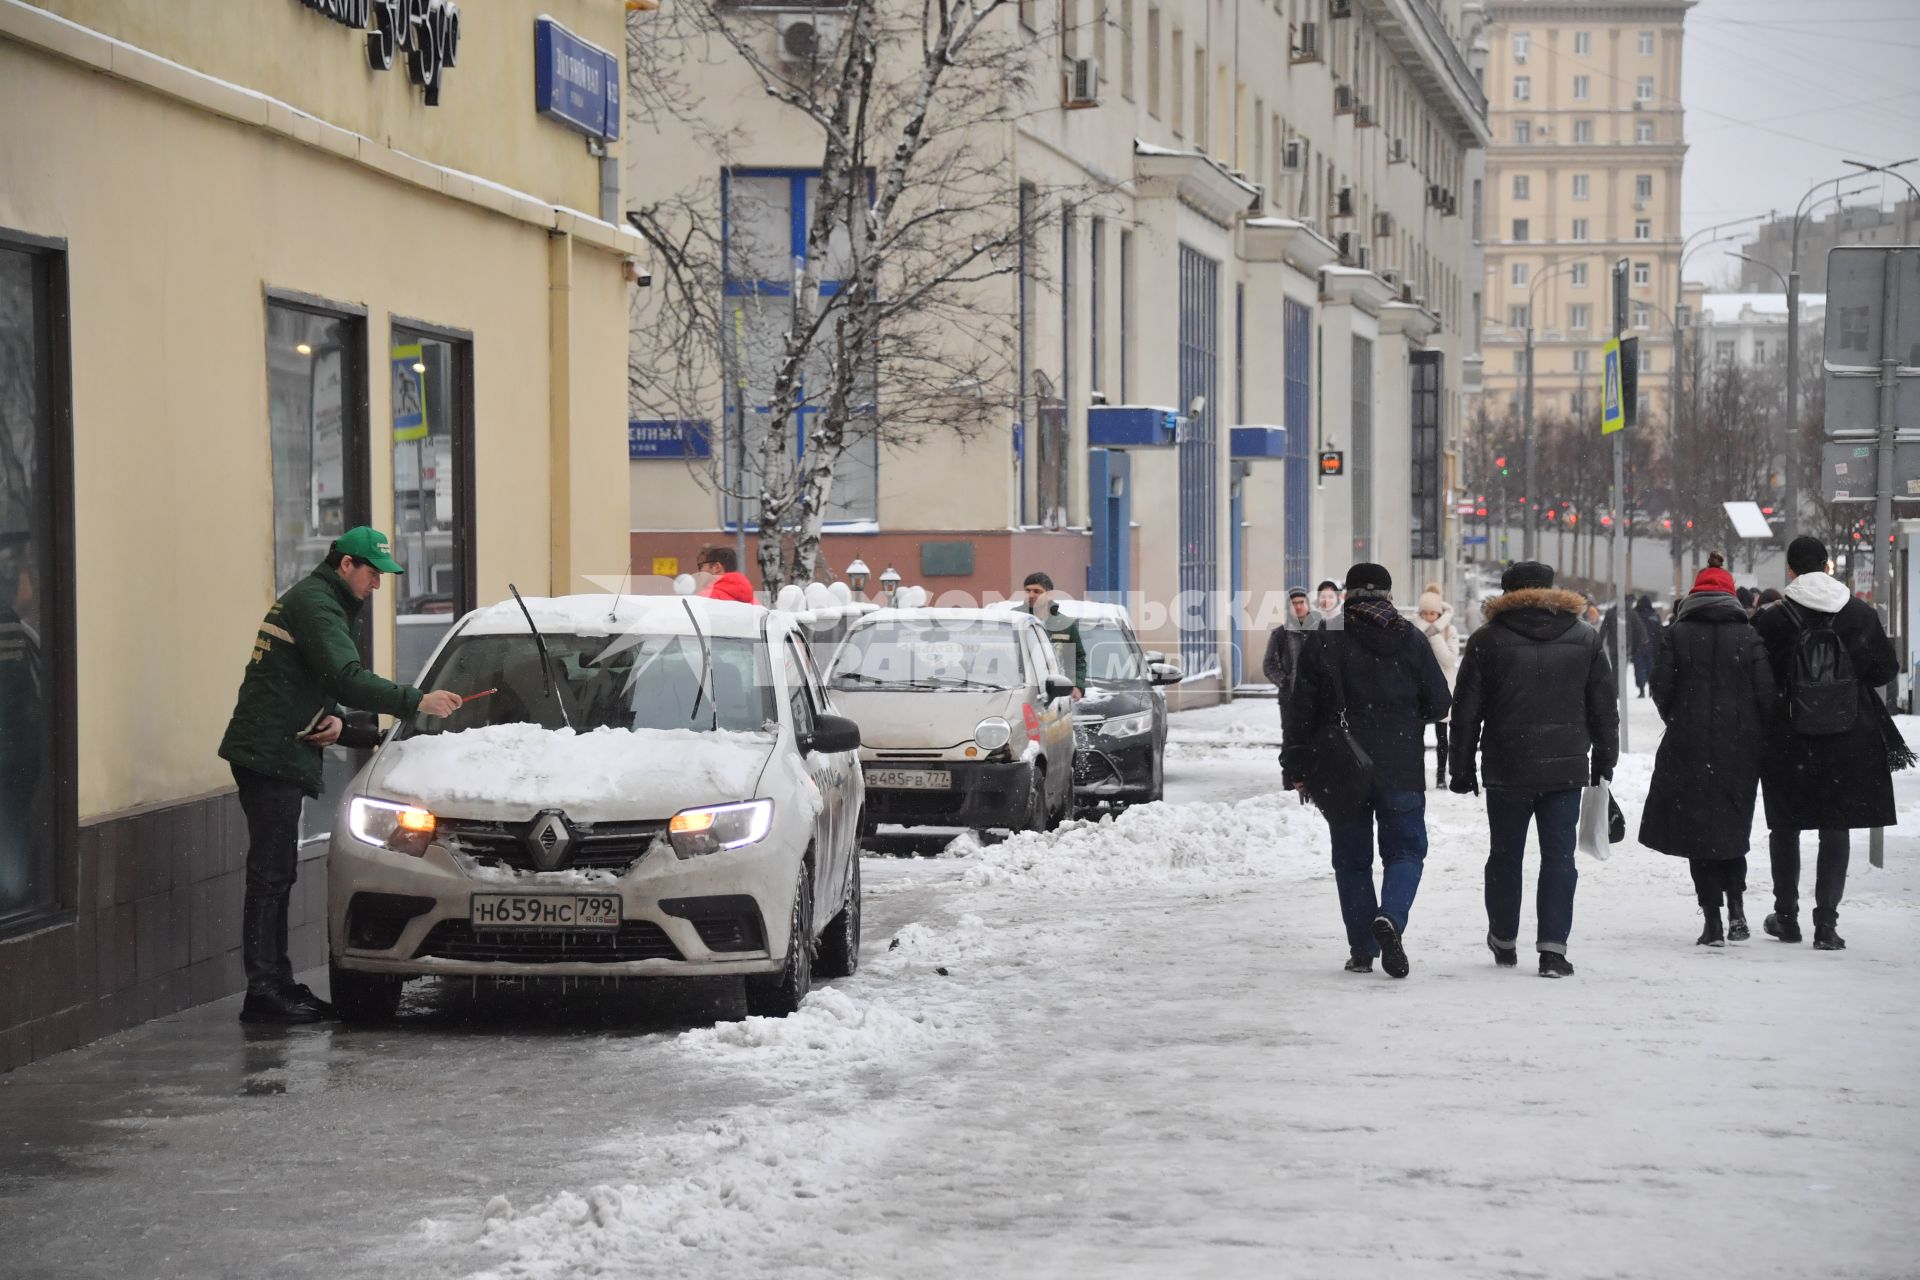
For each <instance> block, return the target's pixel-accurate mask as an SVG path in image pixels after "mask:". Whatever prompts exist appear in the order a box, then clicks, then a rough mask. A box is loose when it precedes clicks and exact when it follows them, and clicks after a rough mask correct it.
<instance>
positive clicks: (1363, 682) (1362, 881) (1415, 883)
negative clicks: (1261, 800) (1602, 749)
mask: <svg viewBox="0 0 1920 1280" xmlns="http://www.w3.org/2000/svg"><path fill="white" fill-rule="evenodd" d="M1392 590H1393V579H1392V577H1390V576H1389V575H1388V573H1387V571H1386V570H1385V569H1383V568H1382V567H1380V566H1379V565H1377V564H1357V565H1355V566H1353V568H1351V569H1349V570H1348V571H1347V598H1346V603H1345V605H1344V606H1343V609H1342V613H1343V615H1344V619H1345V626H1344V628H1342V629H1341V630H1338V631H1325V632H1322V633H1320V635H1319V636H1317V637H1315V639H1314V642H1313V643H1310V644H1308V645H1307V646H1306V647H1305V648H1304V649H1303V650H1302V651H1301V654H1300V666H1299V669H1298V671H1297V672H1296V674H1295V676H1294V682H1293V696H1292V699H1291V700H1290V702H1289V703H1288V706H1287V714H1286V716H1285V718H1284V719H1285V729H1286V734H1285V744H1286V745H1285V747H1284V749H1283V750H1282V752H1281V764H1282V766H1283V770H1284V780H1285V782H1286V785H1287V786H1288V787H1290V788H1303V787H1304V786H1305V785H1306V780H1307V778H1308V777H1309V776H1310V775H1311V774H1312V771H1313V766H1314V759H1313V751H1314V736H1315V735H1316V734H1317V733H1319V732H1320V731H1321V729H1322V728H1323V727H1325V726H1327V725H1329V724H1332V723H1335V722H1337V721H1338V719H1339V716H1340V709H1341V707H1342V705H1343V704H1344V706H1345V708H1346V720H1347V727H1348V729H1349V731H1351V732H1352V734H1353V736H1354V738H1355V740H1356V741H1358V742H1359V744H1360V746H1361V748H1362V749H1363V750H1365V751H1366V753H1367V755H1368V756H1369V757H1370V758H1371V759H1372V761H1373V785H1372V788H1371V790H1370V792H1369V794H1368V796H1367V801H1366V806H1365V808H1364V809H1363V810H1362V812H1361V813H1360V815H1359V817H1358V818H1357V819H1354V820H1351V821H1344V822H1341V823H1340V824H1338V825H1336V824H1335V822H1334V820H1333V818H1332V817H1329V818H1328V820H1327V825H1328V828H1329V832H1330V834H1331V835H1332V838H1333V878H1334V883H1335V885H1336V886H1338V888H1339V892H1340V914H1341V916H1342V918H1343V919H1344V920H1345V921H1346V926H1347V948H1348V959H1347V965H1346V967H1347V969H1348V970H1349V971H1351V972H1354V973H1368V972H1371V971H1372V969H1373V957H1374V956H1376V955H1378V956H1380V957H1381V967H1383V968H1384V969H1385V970H1386V971H1387V972H1388V973H1389V974H1391V975H1392V976H1393V977H1396V978H1404V977H1406V976H1407V973H1408V970H1409V968H1410V966H1409V964H1408V961H1407V952H1406V947H1405V946H1404V945H1403V944H1402V943H1401V935H1402V934H1404V933H1405V932H1406V929H1407V915H1408V913H1409V912H1411V911H1412V909H1413V896H1414V893H1415V891H1416V890H1418V889H1419V887H1420V872H1421V868H1422V866H1423V865H1424V863H1425V861H1426V857H1427V820H1426V815H1427V792H1426V726H1427V725H1429V724H1432V723H1434V722H1435V721H1437V720H1441V719H1443V718H1445V716H1446V714H1447V710H1448V708H1449V707H1450V706H1451V705H1452V701H1453V699H1452V695H1450V694H1449V693H1448V692H1447V678H1446V676H1445V675H1443V674H1442V673H1441V671H1440V664H1439V663H1438V662H1437V661H1435V660H1434V656H1433V647H1432V646H1431V645H1429V644H1428V643H1427V638H1426V637H1425V636H1424V635H1422V634H1420V631H1419V628H1417V627H1415V626H1414V625H1413V624H1412V623H1411V622H1408V621H1407V620H1406V619H1405V618H1403V617H1401V616H1400V612H1399V610H1397V609H1395V608H1394V607H1393V599H1392V596H1391V595H1390V594H1389V593H1390V592H1391V591H1392ZM1376 822H1378V824H1379V827H1380V864H1381V868H1382V870H1381V880H1380V894H1379V897H1378V899H1377V900H1376V898H1375V896H1374V887H1373V828H1374V824H1375V823H1376Z"/></svg>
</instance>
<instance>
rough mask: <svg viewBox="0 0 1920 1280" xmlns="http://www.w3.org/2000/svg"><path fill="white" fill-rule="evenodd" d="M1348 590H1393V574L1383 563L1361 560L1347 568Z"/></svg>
mask: <svg viewBox="0 0 1920 1280" xmlns="http://www.w3.org/2000/svg"><path fill="white" fill-rule="evenodd" d="M1347 590H1349V591H1391V590H1393V575H1392V574H1390V573H1388V572H1387V567H1386V566H1385V565H1382V564H1373V563H1370V562H1368V561H1365V560H1363V561H1361V562H1360V563H1359V564H1357V565H1355V566H1353V568H1351V569H1349V570H1347Z"/></svg>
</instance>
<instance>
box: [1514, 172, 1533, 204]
mask: <svg viewBox="0 0 1920 1280" xmlns="http://www.w3.org/2000/svg"><path fill="white" fill-rule="evenodd" d="M1532 194H1533V179H1532V178H1531V177H1529V176H1528V175H1526V174H1524V173H1516V174H1514V175H1513V198H1514V199H1515V200H1526V199H1528V198H1530V197H1531V195H1532Z"/></svg>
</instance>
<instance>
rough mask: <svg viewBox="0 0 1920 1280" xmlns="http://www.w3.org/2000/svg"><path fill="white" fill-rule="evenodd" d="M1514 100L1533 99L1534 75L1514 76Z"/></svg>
mask: <svg viewBox="0 0 1920 1280" xmlns="http://www.w3.org/2000/svg"><path fill="white" fill-rule="evenodd" d="M1513 100H1514V101H1515V102H1531V101H1532V100H1533V79H1532V77H1530V76H1515V77H1514V78H1513Z"/></svg>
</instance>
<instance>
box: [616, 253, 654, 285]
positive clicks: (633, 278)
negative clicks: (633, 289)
mask: <svg viewBox="0 0 1920 1280" xmlns="http://www.w3.org/2000/svg"><path fill="white" fill-rule="evenodd" d="M620 274H621V276H622V277H623V278H624V279H625V280H626V282H627V283H628V284H631V285H638V286H639V287H640V288H642V289H644V288H646V287H647V286H648V285H650V284H652V283H653V272H651V271H648V270H647V269H646V268H645V267H643V266H641V265H640V264H639V263H638V262H635V261H634V260H633V259H632V258H623V259H621V260H620Z"/></svg>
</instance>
